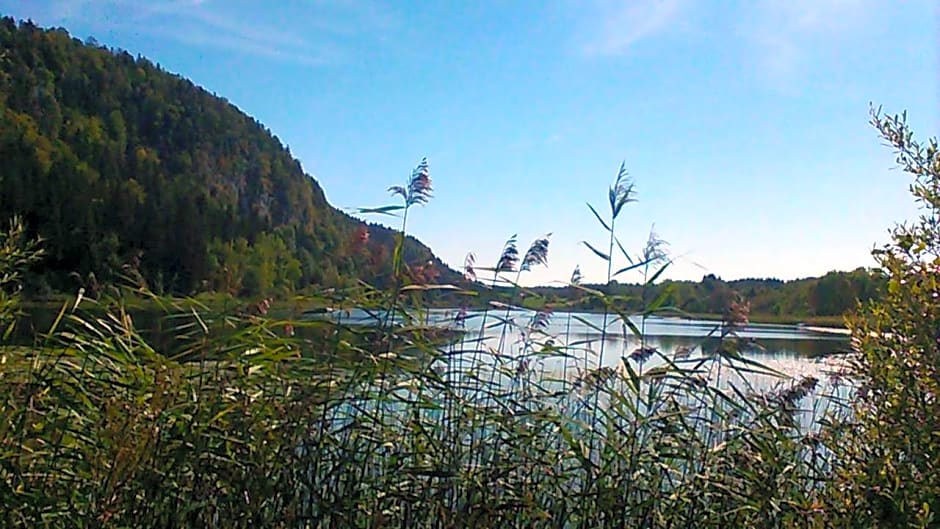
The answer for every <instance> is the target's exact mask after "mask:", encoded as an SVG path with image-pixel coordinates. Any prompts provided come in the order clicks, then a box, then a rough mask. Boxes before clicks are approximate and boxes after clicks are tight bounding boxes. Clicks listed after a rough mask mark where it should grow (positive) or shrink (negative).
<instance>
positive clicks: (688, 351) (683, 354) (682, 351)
mask: <svg viewBox="0 0 940 529" xmlns="http://www.w3.org/2000/svg"><path fill="white" fill-rule="evenodd" d="M691 355H692V348H691V347H689V346H688V345H680V346H679V347H677V348H676V351H675V352H674V353H673V354H672V356H673V358H675V359H676V360H682V359H685V358H688V357H689V356H691Z"/></svg>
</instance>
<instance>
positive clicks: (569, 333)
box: [338, 310, 848, 380]
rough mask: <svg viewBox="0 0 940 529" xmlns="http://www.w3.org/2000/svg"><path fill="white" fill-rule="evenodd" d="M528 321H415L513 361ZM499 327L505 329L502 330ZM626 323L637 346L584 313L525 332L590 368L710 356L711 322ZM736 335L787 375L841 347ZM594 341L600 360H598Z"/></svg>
mask: <svg viewBox="0 0 940 529" xmlns="http://www.w3.org/2000/svg"><path fill="white" fill-rule="evenodd" d="M338 317H340V318H341V319H342V320H343V321H347V322H350V323H369V322H375V321H376V318H377V317H376V316H375V315H369V314H367V313H365V312H361V311H353V312H351V313H346V314H342V315H338ZM532 317H533V313H532V312H529V311H510V312H508V315H507V312H506V311H505V310H492V311H490V312H489V313H488V315H486V316H485V321H484V315H483V314H482V313H480V312H474V311H471V312H467V313H465V315H464V320H463V325H462V326H461V325H460V324H459V322H458V321H456V320H457V319H458V312H457V311H455V310H431V311H429V312H427V313H425V314H423V315H422V316H421V318H422V319H423V320H424V321H423V323H426V324H431V325H441V326H448V327H460V328H463V329H464V330H465V331H466V333H467V339H466V340H465V342H464V344H465V346H467V345H466V344H467V342H471V343H472V344H473V345H472V347H476V346H477V344H478V343H479V342H477V341H476V340H479V339H480V337H481V336H482V343H483V344H484V345H485V347H488V348H491V349H496V350H498V351H499V352H500V353H501V354H504V355H506V356H508V357H514V356H519V355H521V354H524V353H525V351H526V350H527V349H526V342H525V337H526V334H527V332H528V331H530V330H531V329H532V326H531V322H532ZM504 321H509V322H511V323H512V324H511V325H504V324H503V322H504ZM631 321H632V322H633V323H634V325H636V327H637V328H640V329H641V330H642V331H643V335H644V338H643V341H642V343H641V340H640V339H639V338H638V337H636V336H635V335H634V333H633V332H631V331H630V329H629V328H627V327H626V326H625V325H624V324H623V323H622V322H621V321H619V320H618V319H617V317H616V316H608V324H607V332H606V333H602V332H601V331H600V329H602V328H604V317H603V315H601V314H590V313H574V312H572V313H566V312H559V313H554V314H552V316H551V318H550V319H549V320H548V322H547V325H545V326H542V327H541V328H540V332H538V333H531V332H528V334H530V335H531V336H532V337H533V338H534V339H535V340H536V341H538V342H540V343H544V342H545V341H546V340H549V339H550V340H552V342H553V343H555V344H557V345H559V346H561V345H569V346H570V347H572V348H573V349H574V350H575V351H576V354H577V355H579V356H581V362H580V363H581V364H583V363H584V362H587V365H589V366H590V367H597V366H598V365H599V361H600V364H602V365H606V366H611V367H614V366H616V365H618V364H619V363H620V362H621V359H622V358H623V357H628V356H629V355H630V353H631V352H633V351H634V350H636V349H637V348H638V347H640V346H641V345H644V346H646V347H653V348H656V349H657V350H659V351H660V352H661V353H662V354H664V355H665V356H667V357H670V358H672V357H675V356H676V352H677V351H679V352H680V354H681V351H683V350H685V351H688V352H689V355H690V357H692V358H695V357H700V356H702V355H703V354H706V353H707V352H709V351H712V350H714V348H715V346H716V345H717V344H718V339H717V337H718V335H719V334H720V329H719V328H718V327H717V326H718V323H717V322H714V321H704V320H689V319H679V318H661V317H649V318H647V319H646V321H645V322H644V321H643V320H642V319H641V318H638V317H634V318H632V319H631ZM481 328H482V333H481ZM737 334H738V336H739V337H740V338H741V342H742V343H743V344H744V347H743V349H744V350H743V351H742V352H743V354H744V356H745V357H747V358H750V359H753V360H756V361H758V362H761V363H762V364H764V365H766V366H768V367H770V368H772V369H774V370H776V371H779V372H781V373H784V374H786V375H788V376H792V377H802V376H816V377H817V378H819V379H821V380H822V379H825V378H826V376H827V374H828V373H829V372H830V371H831V370H832V369H833V366H832V365H833V363H834V362H835V360H836V359H837V358H838V355H837V354H836V353H839V352H843V351H845V350H846V349H847V347H848V339H847V337H846V336H842V335H837V334H827V333H821V332H815V331H811V330H809V329H806V328H803V327H799V326H796V325H779V324H750V325H747V326H746V327H744V328H743V329H740V330H739V331H738V332H737ZM602 343H603V354H604V356H603V359H602V360H601V359H600V358H599V357H600V353H601V348H602V347H601V344H602ZM652 364H653V362H649V365H652ZM543 367H548V368H552V367H561V366H551V365H549V366H543ZM647 367H648V366H647Z"/></svg>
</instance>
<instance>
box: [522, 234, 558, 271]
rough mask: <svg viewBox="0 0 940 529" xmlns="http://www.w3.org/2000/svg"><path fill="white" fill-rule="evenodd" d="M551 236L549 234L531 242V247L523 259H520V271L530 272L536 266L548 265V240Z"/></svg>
mask: <svg viewBox="0 0 940 529" xmlns="http://www.w3.org/2000/svg"><path fill="white" fill-rule="evenodd" d="M551 236H552V234H551V233H549V234H547V235H546V236H545V237H542V238H541V239H536V240H535V241H533V242H532V246H529V250H528V251H527V252H526V253H525V257H523V258H522V268H521V270H522V271H528V270H531V269H532V267H533V266H536V265H547V264H548V238H549V237H551Z"/></svg>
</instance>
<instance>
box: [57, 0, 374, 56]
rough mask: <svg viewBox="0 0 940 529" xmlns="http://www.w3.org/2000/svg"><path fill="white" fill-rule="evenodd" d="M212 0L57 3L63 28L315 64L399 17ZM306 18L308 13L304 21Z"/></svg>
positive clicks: (355, 5) (350, 3)
mask: <svg viewBox="0 0 940 529" xmlns="http://www.w3.org/2000/svg"><path fill="white" fill-rule="evenodd" d="M232 5H233V4H230V3H228V2H219V1H212V0H56V1H54V2H52V3H51V4H49V14H50V15H51V16H52V18H53V19H54V21H55V23H61V24H69V23H70V22H73V21H81V22H84V23H86V24H87V25H89V26H91V28H92V30H94V31H113V30H114V29H125V30H132V31H134V32H137V33H141V34H147V35H152V36H156V37H159V38H164V39H169V40H175V41H178V42H181V43H184V44H189V45H193V46H208V47H213V48H217V49H222V50H227V51H231V52H235V53H240V54H246V55H253V56H257V57H263V58H267V59H275V60H281V61H284V62H291V63H296V64H301V65H307V66H315V65H320V64H324V63H329V62H335V61H337V60H340V59H342V58H343V56H344V52H343V45H342V44H343V43H342V40H343V39H349V38H355V37H357V36H359V35H369V34H374V33H381V32H383V31H385V30H387V29H388V28H390V27H391V26H392V18H391V17H390V16H389V15H387V13H386V12H385V11H383V10H382V8H381V7H379V6H376V5H375V4H373V3H372V2H371V0H342V1H318V2H311V3H305V4H302V5H297V4H294V5H292V6H291V7H294V8H295V9H294V10H292V11H290V13H291V14H292V15H293V16H291V17H286V16H284V13H285V12H284V11H280V12H279V9H280V8H284V7H286V6H287V4H280V3H276V4H271V5H265V6H262V5H261V4H259V5H258V7H259V8H261V7H263V9H261V10H260V11H259V10H251V11H250V12H249V11H248V10H246V9H243V10H241V11H240V12H236V11H232V10H231V8H232ZM298 13H300V14H301V16H297V14H298Z"/></svg>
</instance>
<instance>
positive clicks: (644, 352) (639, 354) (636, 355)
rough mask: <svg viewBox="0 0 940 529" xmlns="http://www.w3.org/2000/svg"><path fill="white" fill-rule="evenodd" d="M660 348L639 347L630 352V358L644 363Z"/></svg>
mask: <svg viewBox="0 0 940 529" xmlns="http://www.w3.org/2000/svg"><path fill="white" fill-rule="evenodd" d="M658 352H659V349H657V348H655V347H638V348H636V349H634V350H633V352H632V353H630V360H633V361H634V362H637V363H640V364H642V363H643V362H646V361H647V360H649V359H650V357H652V356H653V355H654V354H655V353H658Z"/></svg>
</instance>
